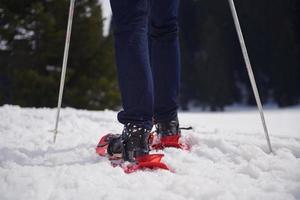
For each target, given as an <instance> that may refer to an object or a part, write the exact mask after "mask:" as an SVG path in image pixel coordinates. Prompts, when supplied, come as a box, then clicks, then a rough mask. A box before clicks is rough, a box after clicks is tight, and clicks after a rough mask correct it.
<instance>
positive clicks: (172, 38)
mask: <svg viewBox="0 0 300 200" xmlns="http://www.w3.org/2000/svg"><path fill="white" fill-rule="evenodd" d="M110 3H111V8H112V12H113V28H114V37H115V53H116V64H117V71H118V79H119V85H120V90H121V97H122V104H123V111H121V112H119V113H118V120H119V121H120V122H121V123H123V124H125V123H128V122H131V123H135V124H143V125H145V126H146V127H149V128H150V127H152V117H153V118H154V119H155V121H158V122H161V121H168V120H171V119H173V118H174V117H176V116H177V108H178V90H179V82H180V80H179V78H180V53H179V38H178V7H179V0H110Z"/></svg>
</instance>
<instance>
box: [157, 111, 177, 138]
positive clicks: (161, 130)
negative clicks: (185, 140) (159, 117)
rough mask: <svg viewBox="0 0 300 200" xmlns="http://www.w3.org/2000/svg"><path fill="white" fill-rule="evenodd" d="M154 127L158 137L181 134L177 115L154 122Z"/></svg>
mask: <svg viewBox="0 0 300 200" xmlns="http://www.w3.org/2000/svg"><path fill="white" fill-rule="evenodd" d="M155 127H156V132H157V135H158V137H159V138H164V137H166V136H175V135H178V136H180V135H181V131H180V128H179V121H178V117H177V116H176V117H175V118H174V119H172V120H170V121H163V122H157V123H156V124H155Z"/></svg>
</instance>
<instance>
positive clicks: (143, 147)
mask: <svg viewBox="0 0 300 200" xmlns="http://www.w3.org/2000/svg"><path fill="white" fill-rule="evenodd" d="M149 132H150V131H149V130H147V129H145V128H143V127H141V126H137V125H133V124H130V123H128V124H126V125H125V126H124V130H123V132H122V135H120V134H107V135H105V136H103V137H102V138H101V139H100V141H99V143H98V145H97V147H96V152H97V153H98V154H99V155H100V156H102V157H108V158H109V160H110V161H111V163H112V165H113V166H120V167H122V168H123V169H124V172H126V173H132V172H135V171H137V170H140V169H145V168H148V169H158V168H160V169H165V170H169V168H168V167H167V165H166V164H164V163H162V162H161V159H162V157H163V154H149V151H150V150H149V143H148V142H149ZM127 161H128V162H129V164H126V163H128V162H127Z"/></svg>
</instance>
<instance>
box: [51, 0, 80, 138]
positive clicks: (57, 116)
mask: <svg viewBox="0 0 300 200" xmlns="http://www.w3.org/2000/svg"><path fill="white" fill-rule="evenodd" d="M74 4H75V0H71V1H70V8H69V17H68V27H67V34H66V41H65V49H64V57H63V65H62V71H61V78H60V87H59V94H58V102H57V113H56V122H55V128H54V137H53V142H54V143H55V141H56V136H57V132H58V123H59V114H60V109H61V103H62V97H63V92H64V85H65V77H66V70H67V62H68V54H69V46H70V37H71V30H72V21H73V13H74Z"/></svg>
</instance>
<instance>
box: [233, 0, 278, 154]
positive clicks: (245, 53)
mask: <svg viewBox="0 0 300 200" xmlns="http://www.w3.org/2000/svg"><path fill="white" fill-rule="evenodd" d="M228 1H229V5H230V10H231V13H232V16H233V20H234V24H235V28H236V31H237V35H238V38H239V41H240V45H241V48H242V52H243V56H244V60H245V63H246V68H247V71H248V75H249V79H250V82H251V86H252V90H253V93H254V96H255V100H256V104H257V107H258V110H259V113H260V117H261V121H262V125H263V129H264V132H265V135H266V139H267V144H268V147H269V150H270V152H271V153H272V152H273V150H272V145H271V141H270V137H269V132H268V128H267V124H266V120H265V116H264V112H263V107H262V104H261V100H260V97H259V92H258V89H257V86H256V82H255V78H254V74H253V71H252V67H251V63H250V59H249V55H248V51H247V47H246V43H245V40H244V36H243V33H242V29H241V26H240V22H239V18H238V15H237V12H236V8H235V5H234V1H233V0H228Z"/></svg>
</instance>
